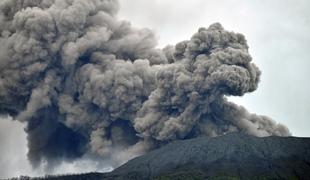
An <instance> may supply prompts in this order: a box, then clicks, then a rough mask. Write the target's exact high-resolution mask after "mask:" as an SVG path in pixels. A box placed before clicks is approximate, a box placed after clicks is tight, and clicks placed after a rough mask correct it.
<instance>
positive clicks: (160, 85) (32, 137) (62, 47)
mask: <svg viewBox="0 0 310 180" xmlns="http://www.w3.org/2000/svg"><path fill="white" fill-rule="evenodd" d="M118 8H119V4H118V2H117V1H116V0H88V1H85V0H2V1H1V2H0V32H1V36H0V44H1V46H0V114H9V115H11V116H13V117H14V118H15V119H17V120H19V121H21V122H26V123H27V128H26V132H27V134H28V144H29V153H28V156H29V159H30V161H31V162H32V164H33V165H34V166H36V165H38V164H39V163H40V162H42V161H48V162H53V161H54V160H56V159H74V158H78V157H81V156H82V155H85V154H88V155H91V156H100V157H102V158H104V159H118V158H120V157H122V156H126V154H127V156H129V155H128V154H133V155H136V154H139V153H143V152H145V151H148V150H150V149H152V148H156V147H158V146H159V145H160V144H165V143H167V142H169V141H172V140H175V139H187V138H193V137H197V136H201V135H207V136H218V135H222V134H225V133H228V132H234V131H241V132H245V133H248V134H253V135H256V136H269V135H277V136H288V135H290V133H289V131H288V129H287V128H286V127H284V126H283V125H280V124H277V123H276V122H274V121H273V120H271V119H270V118H268V117H266V116H260V115H255V114H251V113H249V112H248V111H247V110H246V109H244V108H243V107H241V106H238V105H236V104H233V103H231V102H228V101H227V99H226V98H225V96H231V95H234V96H242V95H244V94H245V93H248V92H252V91H254V90H255V89H256V88H257V84H258V82H259V77H260V71H259V69H258V68H257V67H256V66H255V65H254V64H253V63H251V60H252V58H251V56H250V55H249V53H248V45H247V43H246V40H245V38H244V36H243V35H242V34H239V33H234V32H228V31H226V30H224V29H223V27H222V26H221V25H220V24H219V23H215V24H213V25H211V26H210V27H209V28H200V29H199V31H198V32H197V33H195V34H194V35H193V36H192V38H191V39H190V40H186V41H183V42H180V43H178V44H177V45H175V46H167V47H166V48H164V49H156V38H155V37H154V34H153V33H152V31H150V30H149V29H137V28H134V27H132V26H131V25H130V23H129V22H127V21H120V20H118V19H117V17H116V13H117V11H118ZM128 158H130V157H128Z"/></svg>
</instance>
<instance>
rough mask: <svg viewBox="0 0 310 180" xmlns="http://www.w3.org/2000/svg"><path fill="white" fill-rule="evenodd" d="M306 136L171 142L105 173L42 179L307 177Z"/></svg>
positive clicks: (238, 136) (309, 141) (309, 165)
mask: <svg viewBox="0 0 310 180" xmlns="http://www.w3.org/2000/svg"><path fill="white" fill-rule="evenodd" d="M309 178H310V138H297V137H264V138H258V137H254V136H250V135H246V134H241V133H231V134H227V135H224V136H220V137H215V138H209V137H200V138H196V139H189V140H183V141H176V142H172V143H170V144H168V145H166V146H164V147H162V148H160V149H157V150H154V151H152V152H150V153H147V154H145V155H143V156H140V157H137V158H135V159H132V160H130V161H129V162H127V163H126V164H124V165H122V166H121V167H119V168H117V169H115V170H114V171H112V172H110V173H103V174H100V173H89V174H83V175H70V176H58V177H52V176H50V177H49V178H47V179H67V180H71V179H113V180H114V179H139V180H140V179H161V180H166V179H182V180H183V179H309Z"/></svg>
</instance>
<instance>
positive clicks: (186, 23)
mask: <svg viewBox="0 0 310 180" xmlns="http://www.w3.org/2000/svg"><path fill="white" fill-rule="evenodd" d="M120 2H121V3H120V4H121V11H120V13H119V16H120V17H121V18H123V19H129V20H130V21H131V23H132V24H133V25H135V26H139V27H149V28H151V29H153V30H154V31H155V32H156V34H157V37H158V38H159V44H158V46H159V47H164V46H166V45H167V44H175V43H177V42H179V41H182V40H184V39H189V38H190V37H191V35H192V34H193V32H196V31H197V30H198V28H199V27H208V26H209V25H210V24H212V23H214V22H220V23H221V24H222V25H223V26H224V28H225V29H227V30H230V31H234V32H239V33H242V34H244V35H245V37H246V39H247V40H248V45H249V47H250V49H249V51H250V54H251V55H252V58H253V62H254V63H255V64H256V65H257V66H258V67H259V69H260V70H261V71H262V76H261V82H260V83H259V86H258V89H257V90H256V91H255V92H253V93H250V94H246V95H245V96H243V97H232V98H231V100H233V101H235V102H237V103H238V104H240V105H244V106H245V107H246V108H247V109H248V110H249V111H251V112H255V113H257V114H262V115H267V116H269V117H271V118H273V119H274V120H275V121H277V122H280V123H282V124H284V125H286V126H287V127H288V128H289V129H290V131H291V132H292V134H293V135H294V136H302V137H304V136H310V131H309V128H310V121H309V116H310V93H309V92H310V83H309V77H310V70H309V66H310V53H309V52H310V46H309V43H310V33H309V32H310V1H307V0H297V1H295V0H271V1H270V0H251V1H246V0H213V1H212V0H211V1H210V0H191V1H188V0H153V1H145V0H133V1H128V0H121V1H120Z"/></svg>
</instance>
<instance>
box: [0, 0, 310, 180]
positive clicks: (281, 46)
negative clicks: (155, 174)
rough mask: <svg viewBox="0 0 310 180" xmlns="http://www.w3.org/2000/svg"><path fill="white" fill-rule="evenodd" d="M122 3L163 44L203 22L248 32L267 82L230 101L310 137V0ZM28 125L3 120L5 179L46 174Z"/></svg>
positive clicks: (66, 168) (0, 139)
mask: <svg viewBox="0 0 310 180" xmlns="http://www.w3.org/2000/svg"><path fill="white" fill-rule="evenodd" d="M120 4H121V9H120V12H119V15H118V16H119V18H120V19H127V20H129V21H130V22H131V23H132V24H133V26H136V27H148V28H151V29H152V30H154V31H155V33H156V35H157V37H158V47H164V46H166V45H167V44H175V43H177V42H179V41H182V40H184V39H189V38H190V37H191V35H192V34H193V33H194V32H196V31H197V30H198V28H199V27H203V26H204V27H208V26H209V25H210V24H212V23H214V22H220V23H221V24H222V25H223V26H224V28H225V29H227V30H231V31H234V32H240V33H242V34H244V35H245V37H246V39H247V40H248V45H249V47H250V49H249V51H250V54H251V55H252V57H253V62H254V63H255V64H256V65H257V66H258V67H259V68H260V70H261V71H262V76H261V82H260V84H259V88H258V90H256V91H255V92H253V93H250V94H247V95H245V96H244V97H230V100H232V101H234V102H236V103H238V104H240V105H244V106H245V107H246V108H247V109H248V110H249V111H251V112H255V113H257V114H262V115H267V116H269V117H271V118H273V119H274V120H275V121H277V122H279V123H282V124H284V125H286V126H287V127H288V128H289V129H290V131H291V132H292V135H293V136H300V137H309V136H310V131H309V128H310V121H309V120H308V117H309V115H310V94H309V92H310V84H309V83H308V82H309V79H308V77H309V75H310V71H309V70H308V67H310V66H309V65H310V54H309V52H310V46H309V43H310V33H309V32H310V1H308V0H251V1H246V0H191V1H189V0H152V1H145V0H120ZM23 127H24V125H23V124H21V123H19V122H17V121H12V120H10V118H9V117H2V118H1V119H0V144H2V147H0V148H1V152H3V153H1V156H0V166H1V169H2V171H0V172H1V173H2V174H0V178H4V177H12V176H18V175H20V174H29V175H40V174H42V173H43V172H42V170H37V171H36V172H34V171H32V170H31V168H30V165H29V163H28V162H27V157H26V153H27V141H26V134H25V133H24V132H23ZM6 129H10V130H11V131H4V130H6ZM3 164H6V166H5V167H3ZM85 164H87V166H88V167H89V168H90V169H96V167H95V166H90V164H91V163H89V162H87V160H81V161H79V162H76V163H74V164H71V165H68V164H64V165H62V166H60V168H59V169H58V170H56V171H55V172H57V173H64V172H72V171H76V172H79V171H81V169H84V167H85ZM84 170H85V171H88V170H89V169H84Z"/></svg>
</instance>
